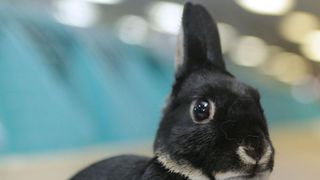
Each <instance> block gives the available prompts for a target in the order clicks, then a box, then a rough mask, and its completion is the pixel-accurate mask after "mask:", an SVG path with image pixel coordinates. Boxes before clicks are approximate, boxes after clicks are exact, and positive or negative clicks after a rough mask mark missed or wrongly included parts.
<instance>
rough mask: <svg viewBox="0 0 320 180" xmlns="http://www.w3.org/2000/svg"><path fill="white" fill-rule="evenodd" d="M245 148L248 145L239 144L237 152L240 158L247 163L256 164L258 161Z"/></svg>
mask: <svg viewBox="0 0 320 180" xmlns="http://www.w3.org/2000/svg"><path fill="white" fill-rule="evenodd" d="M245 148H246V147H244V146H239V148H238V150H237V154H238V156H239V158H240V160H241V161H242V162H243V163H245V164H256V163H257V161H256V160H255V159H253V158H252V157H251V156H249V155H248V154H247V152H246V150H245Z"/></svg>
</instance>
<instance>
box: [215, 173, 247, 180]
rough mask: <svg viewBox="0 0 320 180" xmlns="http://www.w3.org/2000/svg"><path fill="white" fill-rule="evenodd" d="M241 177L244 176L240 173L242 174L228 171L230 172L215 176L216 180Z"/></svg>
mask: <svg viewBox="0 0 320 180" xmlns="http://www.w3.org/2000/svg"><path fill="white" fill-rule="evenodd" d="M239 176H244V174H243V173H240V172H234V171H228V172H223V173H222V172H220V173H216V174H215V175H214V177H215V178H216V180H225V179H232V178H236V177H239Z"/></svg>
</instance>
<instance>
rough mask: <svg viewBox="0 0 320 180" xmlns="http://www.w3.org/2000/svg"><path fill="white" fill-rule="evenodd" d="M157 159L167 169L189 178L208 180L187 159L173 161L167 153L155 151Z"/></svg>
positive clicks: (192, 179) (208, 179)
mask: <svg viewBox="0 0 320 180" xmlns="http://www.w3.org/2000/svg"><path fill="white" fill-rule="evenodd" d="M156 154H157V156H158V161H159V162H160V163H161V164H162V165H163V166H164V167H165V168H166V169H168V170H169V171H171V172H174V173H178V174H180V175H182V176H184V177H187V178H188V179H189V180H210V178H208V177H207V176H206V175H204V174H203V173H202V171H201V170H199V169H196V168H195V167H193V166H192V165H191V164H190V163H189V162H187V161H181V162H175V161H174V160H172V159H171V158H170V156H169V155H168V154H164V153H156Z"/></svg>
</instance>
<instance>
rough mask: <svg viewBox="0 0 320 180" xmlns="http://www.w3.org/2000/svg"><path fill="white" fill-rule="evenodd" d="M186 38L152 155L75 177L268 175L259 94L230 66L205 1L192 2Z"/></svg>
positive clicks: (221, 179) (195, 179)
mask: <svg viewBox="0 0 320 180" xmlns="http://www.w3.org/2000/svg"><path fill="white" fill-rule="evenodd" d="M180 40H181V42H180V46H178V51H177V52H178V53H177V60H178V61H177V62H178V63H177V70H176V77H175V83H174V85H173V87H172V92H171V95H170V97H169V99H168V102H167V105H166V107H165V109H164V112H163V117H162V121H161V123H160V127H159V129H158V132H157V136H156V140H155V142H154V157H152V158H148V157H140V156H134V155H127V156H118V157H113V158H110V159H106V160H103V161H101V162H98V163H96V164H93V165H92V166H90V167H88V168H86V169H84V170H83V171H81V172H80V173H78V174H77V175H75V176H74V177H73V178H72V180H187V179H189V180H231V179H268V176H269V174H270V173H271V171H272V169H273V162H274V149H273V146H272V143H271V140H270V137H269V132H268V127H267V124H266V120H265V117H264V113H263V109H262V107H261V105H260V102H259V101H260V97H259V93H258V92H257V90H255V89H254V88H252V87H250V86H248V85H246V84H244V83H242V82H240V81H238V80H237V79H236V78H235V77H234V76H233V75H232V74H230V73H229V72H228V71H227V69H226V67H225V63H224V61H223V57H222V53H221V47H220V40H219V34H218V30H217V27H216V24H215V23H214V21H213V20H212V18H211V17H210V15H209V13H208V12H207V11H206V9H205V8H204V7H203V6H201V5H194V4H191V3H186V5H185V7H184V11H183V18H182V33H181V36H180ZM248 53H250V52H248Z"/></svg>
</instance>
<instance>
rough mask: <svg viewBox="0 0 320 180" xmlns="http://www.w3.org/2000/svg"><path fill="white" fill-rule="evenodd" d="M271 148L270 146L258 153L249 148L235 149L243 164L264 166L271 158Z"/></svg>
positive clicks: (240, 147)
mask: <svg viewBox="0 0 320 180" xmlns="http://www.w3.org/2000/svg"><path fill="white" fill-rule="evenodd" d="M272 153H273V152H272V147H271V145H270V144H268V145H267V147H266V148H265V149H264V150H263V152H262V153H259V151H257V149H255V148H252V147H250V146H239V147H238V149H237V154H238V156H239V158H240V160H241V161H242V163H244V164H248V165H264V164H267V163H268V162H269V161H270V160H271V158H272Z"/></svg>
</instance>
